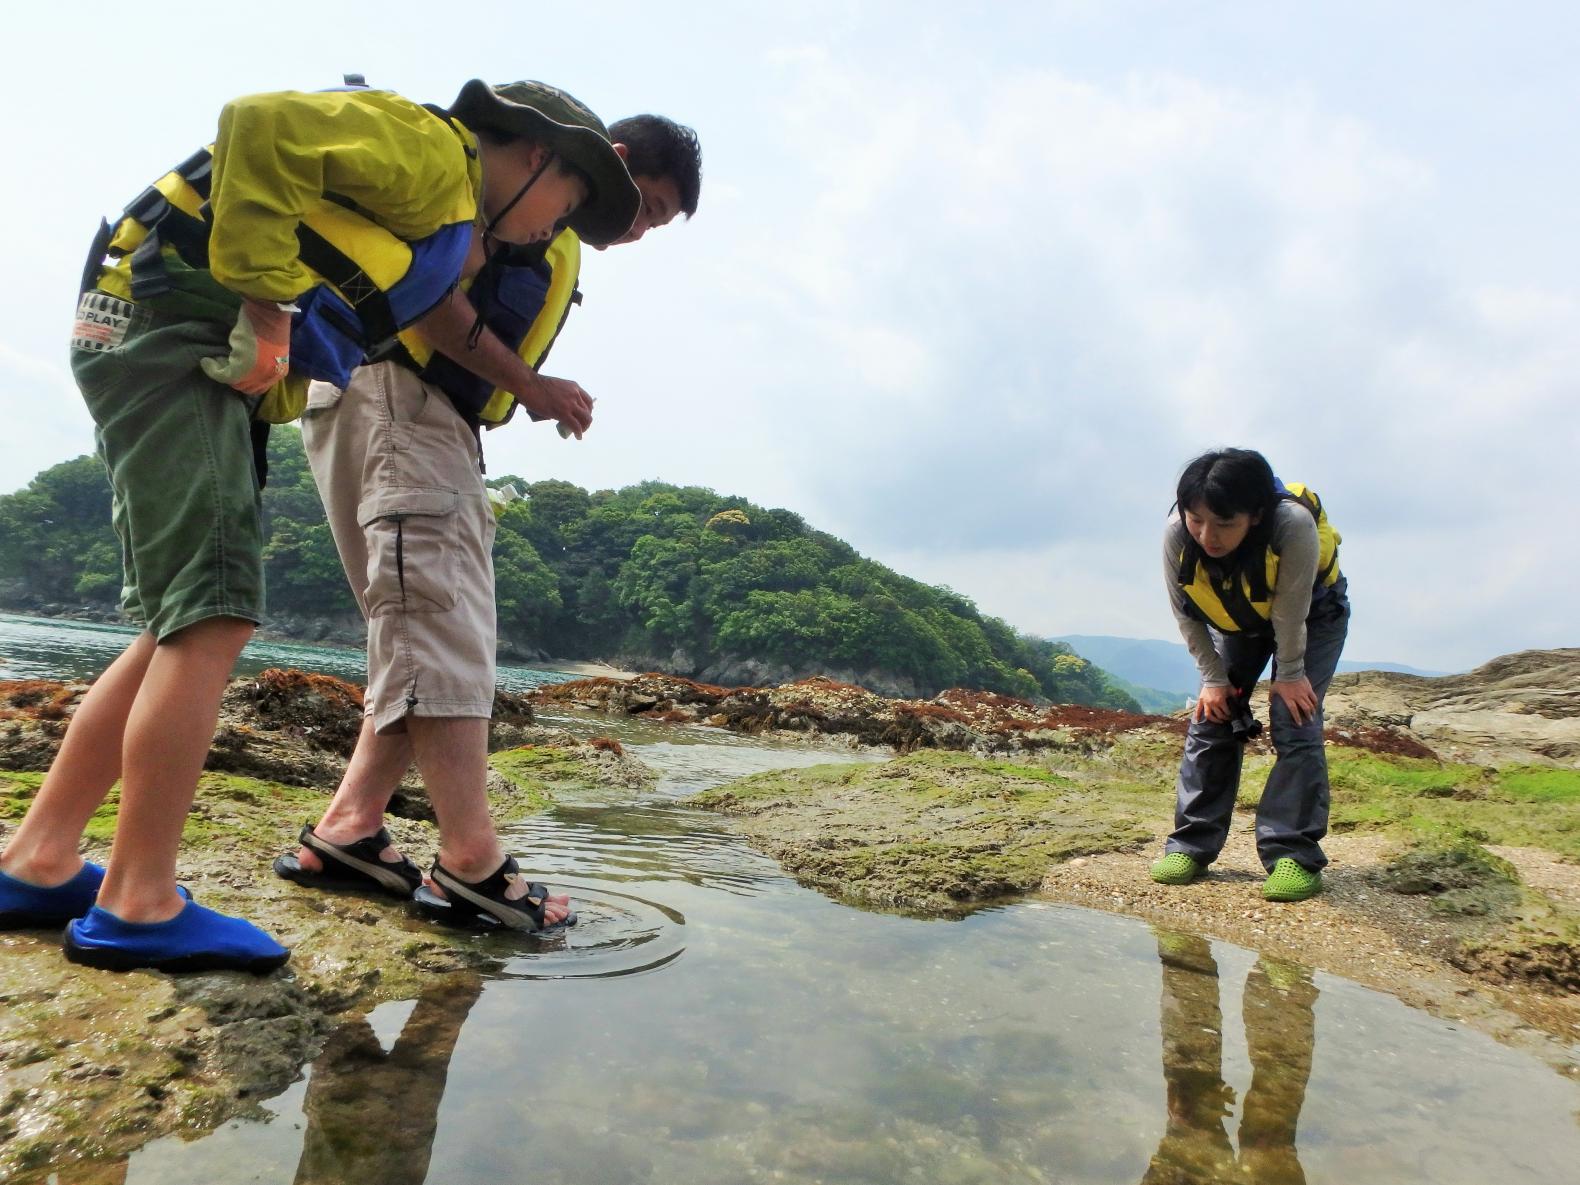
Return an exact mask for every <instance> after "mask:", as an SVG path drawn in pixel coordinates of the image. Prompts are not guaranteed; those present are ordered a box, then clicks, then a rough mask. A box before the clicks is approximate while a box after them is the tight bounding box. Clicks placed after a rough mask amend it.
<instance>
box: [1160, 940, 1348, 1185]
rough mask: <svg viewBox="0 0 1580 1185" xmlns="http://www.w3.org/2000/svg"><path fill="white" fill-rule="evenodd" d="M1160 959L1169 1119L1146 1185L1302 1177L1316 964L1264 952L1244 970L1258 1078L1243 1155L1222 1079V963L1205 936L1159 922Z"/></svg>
mask: <svg viewBox="0 0 1580 1185" xmlns="http://www.w3.org/2000/svg"><path fill="white" fill-rule="evenodd" d="M1156 933H1157V940H1158V958H1159V960H1160V961H1161V962H1162V964H1163V1001H1162V1015H1161V1020H1162V1028H1163V1081H1164V1084H1165V1086H1166V1088H1167V1092H1168V1124H1167V1126H1166V1127H1165V1129H1164V1132H1163V1140H1162V1142H1161V1143H1159V1145H1158V1150H1157V1154H1156V1155H1155V1156H1153V1158H1152V1163H1151V1165H1150V1166H1148V1168H1147V1172H1146V1175H1145V1176H1144V1177H1143V1178H1142V1182H1143V1185H1197V1183H1198V1182H1221V1181H1236V1182H1244V1181H1254V1182H1256V1183H1257V1185H1304V1182H1305V1179H1306V1176H1305V1173H1304V1172H1303V1171H1302V1170H1301V1167H1300V1160H1299V1157H1298V1156H1297V1155H1296V1152H1295V1128H1296V1125H1297V1124H1298V1122H1299V1120H1300V1108H1301V1105H1302V1104H1303V1103H1304V1102H1305V1098H1306V1080H1307V1079H1308V1078H1310V1077H1311V1050H1312V1045H1313V1042H1314V1040H1315V1035H1316V1023H1315V1018H1314V1016H1313V1014H1312V1006H1313V1005H1314V1004H1315V1003H1316V999H1317V989H1316V986H1315V985H1314V984H1313V983H1312V982H1311V972H1310V971H1309V970H1308V969H1307V968H1304V967H1300V966H1298V965H1296V964H1294V963H1285V962H1281V961H1278V960H1275V959H1272V958H1269V957H1268V956H1267V955H1263V956H1262V957H1260V958H1259V959H1258V960H1257V962H1256V966H1254V967H1252V968H1251V972H1250V974H1249V975H1248V976H1246V981H1245V995H1244V1004H1245V1007H1244V1013H1243V1016H1244V1022H1245V1043H1246V1047H1247V1050H1248V1051H1249V1053H1250V1055H1251V1087H1250V1089H1249V1090H1248V1091H1246V1095H1245V1107H1244V1109H1243V1111H1242V1113H1241V1116H1240V1132H1239V1135H1240V1151H1239V1156H1238V1158H1236V1156H1235V1151H1234V1147H1233V1145H1232V1144H1231V1142H1230V1140H1229V1134H1228V1131H1227V1130H1226V1127H1225V1120H1226V1119H1227V1118H1228V1116H1229V1113H1230V1110H1231V1108H1232V1106H1233V1104H1234V1092H1233V1091H1232V1090H1231V1089H1230V1088H1229V1087H1228V1086H1227V1085H1226V1084H1225V1083H1224V1080H1223V1015H1222V1012H1221V1010H1220V1008H1219V1004H1218V964H1217V962H1216V961H1215V960H1214V959H1213V957H1212V948H1211V946H1210V945H1209V944H1208V942H1207V940H1206V939H1205V938H1201V937H1199V936H1197V935H1194V934H1178V933H1174V932H1171V931H1166V930H1158V931H1157V932H1156Z"/></svg>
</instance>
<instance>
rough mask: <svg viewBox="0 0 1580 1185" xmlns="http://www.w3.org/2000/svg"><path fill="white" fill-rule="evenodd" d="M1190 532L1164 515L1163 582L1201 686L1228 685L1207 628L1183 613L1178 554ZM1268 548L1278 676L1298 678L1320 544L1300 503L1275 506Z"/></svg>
mask: <svg viewBox="0 0 1580 1185" xmlns="http://www.w3.org/2000/svg"><path fill="white" fill-rule="evenodd" d="M1189 541H1190V533H1189V532H1188V531H1186V529H1185V524H1184V523H1183V522H1182V521H1181V520H1180V516H1179V514H1178V513H1177V512H1176V513H1175V514H1173V515H1171V516H1170V517H1169V521H1168V525H1167V526H1166V527H1164V529H1163V584H1164V587H1165V588H1167V589H1168V593H1169V605H1170V607H1171V608H1173V610H1174V620H1175V622H1177V623H1178V625H1179V629H1180V637H1182V638H1184V639H1185V645H1186V646H1187V647H1188V648H1189V649H1190V653H1191V657H1192V658H1194V659H1195V660H1196V668H1197V669H1198V670H1199V671H1200V672H1201V682H1202V686H1203V687H1227V686H1229V676H1228V675H1227V674H1226V673H1225V672H1224V667H1223V659H1222V658H1220V657H1219V655H1218V651H1217V649H1216V648H1215V647H1214V646H1213V644H1212V631H1211V630H1210V629H1209V628H1208V626H1207V624H1206V623H1205V622H1203V621H1200V620H1198V619H1197V618H1194V617H1192V616H1191V615H1190V614H1189V613H1188V612H1187V611H1186V608H1185V607H1186V605H1187V603H1188V602H1187V600H1186V597H1185V590H1184V589H1182V588H1181V587H1180V585H1179V566H1180V553H1181V552H1182V551H1183V549H1184V547H1185V544H1186V543H1187V542H1189ZM1272 545H1273V550H1274V551H1276V552H1277V553H1278V579H1277V581H1276V582H1275V583H1274V586H1273V617H1272V630H1273V641H1274V647H1275V653H1276V655H1277V657H1278V677H1279V678H1280V679H1283V680H1286V681H1288V680H1293V679H1299V678H1300V677H1301V676H1303V675H1304V674H1305V673H1306V615H1307V614H1308V613H1310V612H1311V591H1312V588H1311V586H1312V585H1313V584H1315V583H1316V579H1317V557H1318V554H1319V551H1320V544H1319V542H1318V539H1317V522H1316V520H1315V519H1314V518H1312V517H1311V512H1310V511H1308V510H1307V509H1306V508H1305V507H1304V506H1301V505H1300V504H1299V503H1296V502H1290V501H1281V502H1279V504H1278V506H1277V508H1276V509H1275V510H1274V511H1273V534H1272Z"/></svg>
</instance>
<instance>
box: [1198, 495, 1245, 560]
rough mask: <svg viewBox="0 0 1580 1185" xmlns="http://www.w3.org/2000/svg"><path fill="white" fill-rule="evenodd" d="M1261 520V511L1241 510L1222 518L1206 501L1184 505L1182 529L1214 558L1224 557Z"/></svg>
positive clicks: (1242, 540) (1243, 540) (1241, 541)
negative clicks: (1249, 511)
mask: <svg viewBox="0 0 1580 1185" xmlns="http://www.w3.org/2000/svg"><path fill="white" fill-rule="evenodd" d="M1261 521H1262V516H1261V514H1259V513H1258V514H1247V513H1246V512H1244V511H1241V512H1240V513H1239V514H1234V515H1230V516H1229V517H1227V518H1225V517H1224V516H1223V515H1221V514H1214V513H1213V512H1212V511H1211V510H1210V509H1208V507H1207V504H1206V503H1205V502H1198V503H1196V505H1194V506H1187V507H1186V508H1185V529H1186V530H1187V531H1189V532H1190V537H1191V538H1192V539H1194V540H1196V545H1197V546H1198V547H1200V548H1201V549H1202V550H1203V551H1205V552H1206V553H1207V554H1208V555H1209V556H1211V557H1212V558H1213V559H1215V560H1221V559H1223V557H1224V556H1226V555H1228V554H1229V553H1230V552H1232V551H1234V549H1235V548H1237V547H1239V546H1240V544H1242V543H1244V542H1245V537H1246V535H1247V534H1248V533H1249V532H1250V530H1251V528H1252V527H1254V526H1256V524H1257V523H1259V522H1261Z"/></svg>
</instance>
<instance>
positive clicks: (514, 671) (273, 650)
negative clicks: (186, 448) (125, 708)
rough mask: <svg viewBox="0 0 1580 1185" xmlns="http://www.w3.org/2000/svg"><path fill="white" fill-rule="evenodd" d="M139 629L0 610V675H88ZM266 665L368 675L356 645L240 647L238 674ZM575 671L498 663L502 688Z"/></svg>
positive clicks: (525, 687)
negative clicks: (352, 648)
mask: <svg viewBox="0 0 1580 1185" xmlns="http://www.w3.org/2000/svg"><path fill="white" fill-rule="evenodd" d="M137 633H138V631H137V630H136V629H133V628H131V627H130V626H124V625H104V624H100V623H97V622H87V621H64V620H59V619H46V618H42V617H22V616H18V615H16V614H10V613H0V679H92V678H94V677H95V676H97V675H98V674H99V672H100V671H102V670H104V668H105V667H107V666H109V665H110V663H111V662H113V661H114V660H115V658H116V657H117V656H118V655H119V654H120V653H121V651H123V650H125V649H126V647H127V646H128V645H129V644H130V643H131V641H132V639H133V638H135V637H136V636H137ZM268 667H299V668H301V669H302V670H304V671H315V672H318V673H320V674H325V675H335V676H338V677H339V678H341V679H350V680H351V681H352V682H354V683H362V682H364V681H365V680H366V679H367V661H366V656H365V655H364V653H363V652H362V651H360V650H351V649H347V648H346V647H343V646H310V645H300V644H298V643H295V642H265V641H256V640H255V641H252V642H248V643H247V645H246V647H245V648H244V649H243V650H242V652H241V658H240V659H239V660H238V661H237V663H236V674H238V675H256V674H257V673H258V672H259V671H261V670H264V669H266V668H268ZM577 677H578V676H576V675H569V674H566V673H565V672H563V671H549V670H541V669H539V668H536V667H511V666H501V667H500V668H499V673H498V683H499V686H501V687H503V688H504V689H505V690H506V691H530V690H531V689H532V688H534V687H540V686H542V685H543V684H545V683H563V682H564V681H565V680H567V679H575V678H577Z"/></svg>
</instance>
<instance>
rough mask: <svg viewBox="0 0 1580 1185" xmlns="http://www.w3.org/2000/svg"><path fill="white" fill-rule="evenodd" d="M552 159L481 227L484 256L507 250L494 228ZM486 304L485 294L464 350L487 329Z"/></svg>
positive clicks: (551, 155) (473, 345) (545, 160)
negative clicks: (495, 234) (496, 236)
mask: <svg viewBox="0 0 1580 1185" xmlns="http://www.w3.org/2000/svg"><path fill="white" fill-rule="evenodd" d="M554 157H555V153H553V152H549V153H548V154H547V155H546V156H545V157H544V158H543V163H542V164H541V165H539V166H538V167H537V169H536V171H535V172H533V174H532V176H530V177H528V178H527V181H526V184H525V185H523V186H522V187H521V188H520V189H518V190H516V196H515V197H513V198H511V199H510V200H509V201H508V202H506V203H505V205H504V208H503V209H502V210H500V211H499V213H497V214H495V215H494V216H493V217H492V218H490V219H489V220H488V225H486V226H484V227H483V252H484V254H486V255H487V256H489V257H490V258H492V257H493V256H495V255H498V254H500V253H501V252H502V251H505V250H507V249H508V247H507V244H505V243H502V242H500V241H499V240H498V239H496V238H495V237H494V228H495V227H497V226H498V225H499V223H500V220H501V219H503V218H504V217H505V215H506V214H509V213H510V212H511V211H512V210H514V209H515V208H516V203H517V202H519V201H520V200H521V199H522V198H524V197H526V196H527V190H529V189H531V188H532V187H533V186H534V185H536V184H537V181H538V178H539V177H541V176H543V171H544V170H545V169H547V168H548V167H549V165H551V164H553V163H554ZM487 304H488V299H487V296H486V294H484V295H483V297H482V300H481V301H480V303H479V304H478V306H477V319H476V320H474V321H473V322H472V328H471V330H470V331H469V332H468V333H467V335H466V348H467V349H469V350H475V349H477V343H478V342H479V341H480V340H481V339H482V336H483V330H485V329H487V328H488V320H487V316H488V309H487V308H486V307H485V306H486V305H487Z"/></svg>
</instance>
